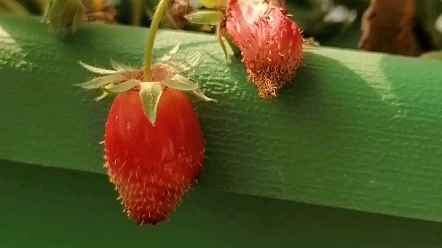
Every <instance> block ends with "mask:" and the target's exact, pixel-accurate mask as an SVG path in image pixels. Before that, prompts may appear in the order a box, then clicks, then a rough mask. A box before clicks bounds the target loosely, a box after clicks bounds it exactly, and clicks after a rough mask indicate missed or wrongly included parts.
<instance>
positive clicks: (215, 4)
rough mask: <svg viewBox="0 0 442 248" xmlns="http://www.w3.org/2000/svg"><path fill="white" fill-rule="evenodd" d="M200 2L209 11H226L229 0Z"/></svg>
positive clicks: (199, 0) (205, 0)
mask: <svg viewBox="0 0 442 248" xmlns="http://www.w3.org/2000/svg"><path fill="white" fill-rule="evenodd" d="M198 2H199V3H200V4H201V5H202V6H204V7H206V8H208V9H225V8H226V7H227V0H198Z"/></svg>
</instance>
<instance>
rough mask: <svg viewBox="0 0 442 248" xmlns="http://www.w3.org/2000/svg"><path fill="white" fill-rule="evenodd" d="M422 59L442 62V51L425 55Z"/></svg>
mask: <svg viewBox="0 0 442 248" xmlns="http://www.w3.org/2000/svg"><path fill="white" fill-rule="evenodd" d="M420 57H421V58H423V59H431V60H438V61H440V62H442V50H440V51H432V52H428V53H424V54H422V55H421V56H420Z"/></svg>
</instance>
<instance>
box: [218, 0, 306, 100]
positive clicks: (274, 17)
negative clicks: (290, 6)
mask: <svg viewBox="0 0 442 248" xmlns="http://www.w3.org/2000/svg"><path fill="white" fill-rule="evenodd" d="M281 2H282V3H283V1H281V0H278V1H276V0H273V1H270V2H266V1H256V0H230V1H229V4H228V6H227V11H226V20H225V31H226V32H227V33H228V34H229V36H230V37H231V38H232V40H233V42H234V43H235V45H236V46H238V48H239V50H241V54H242V57H243V62H244V64H245V66H246V68H247V72H248V76H249V78H250V79H251V80H252V81H253V82H254V83H255V85H256V86H257V87H258V92H259V95H260V96H261V97H262V98H273V97H276V96H277V94H278V92H279V90H280V89H281V88H282V86H283V85H284V84H285V83H287V82H289V81H290V80H291V79H292V78H293V76H294V75H295V72H296V69H297V68H298V67H299V66H300V64H301V61H302V59H303V54H302V44H303V38H302V35H301V34H302V32H301V30H300V29H299V28H298V26H297V25H296V24H295V23H294V22H293V21H292V20H291V19H290V18H289V17H288V16H287V11H286V10H285V9H284V8H283V7H284V6H281Z"/></svg>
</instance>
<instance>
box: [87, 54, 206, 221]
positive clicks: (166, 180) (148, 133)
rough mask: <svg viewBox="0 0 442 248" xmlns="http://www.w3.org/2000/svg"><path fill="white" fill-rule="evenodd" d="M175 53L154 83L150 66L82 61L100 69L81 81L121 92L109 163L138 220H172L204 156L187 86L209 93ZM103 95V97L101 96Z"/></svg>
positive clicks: (110, 132) (108, 143)
mask: <svg viewBox="0 0 442 248" xmlns="http://www.w3.org/2000/svg"><path fill="white" fill-rule="evenodd" d="M177 50H178V47H176V48H174V49H172V52H171V54H169V55H167V56H165V57H163V58H162V59H161V61H160V62H161V63H159V64H157V65H155V66H153V67H152V80H153V81H152V82H144V81H143V79H144V70H143V68H142V69H134V68H129V67H127V66H124V65H120V64H117V63H115V62H114V63H113V66H114V69H115V70H107V69H101V68H97V67H92V66H90V65H86V64H82V65H83V66H84V67H85V68H86V69H88V70H90V71H92V72H95V73H99V74H101V75H102V76H100V77H96V78H94V79H92V80H91V81H89V82H86V83H83V84H81V85H79V86H81V87H83V88H86V89H95V88H102V89H104V91H105V92H106V93H105V94H104V95H103V96H102V97H104V96H106V95H107V94H108V93H109V92H110V93H118V94H119V95H118V96H117V97H116V99H115V101H114V103H113V104H112V107H111V109H110V113H109V116H108V120H107V124H106V134H105V141H104V146H105V161H106V163H105V167H106V168H107V170H108V175H109V177H110V181H111V182H112V183H113V184H114V185H115V187H116V189H117V191H118V192H119V194H120V198H121V200H122V203H123V205H124V207H125V210H126V212H127V214H128V216H129V217H130V218H133V219H135V220H136V221H137V223H138V224H140V225H141V224H156V223H157V222H160V221H163V220H165V219H167V217H168V216H169V215H170V214H171V212H172V211H173V210H174V209H175V208H176V207H177V205H178V204H179V203H180V201H181V198H182V197H183V196H184V195H185V193H186V192H187V191H188V190H189V189H190V188H191V186H192V185H193V183H194V182H195V180H196V179H197V178H198V176H199V174H200V171H201V168H202V164H203V161H204V140H203V134H202V132H201V128H200V124H199V121H198V117H197V115H196V113H195V111H194V109H193V106H192V103H191V102H190V100H189V98H188V97H187V95H186V94H185V93H184V92H183V91H190V92H193V93H194V94H195V95H196V96H198V97H200V98H202V99H204V100H206V101H214V99H210V98H208V97H206V96H205V95H204V94H202V93H201V91H200V90H199V88H198V84H197V83H196V82H194V81H191V80H189V79H188V78H187V77H184V76H182V75H181V74H180V73H185V72H187V70H189V69H190V67H191V66H192V65H194V64H196V62H197V61H198V59H199V55H198V57H193V58H192V57H191V58H188V61H189V62H190V65H187V66H186V65H184V66H183V65H182V64H178V63H175V62H172V61H169V60H170V59H171V58H172V56H173V54H174V53H175V52H176V51H177ZM102 97H100V98H99V99H101V98H102Z"/></svg>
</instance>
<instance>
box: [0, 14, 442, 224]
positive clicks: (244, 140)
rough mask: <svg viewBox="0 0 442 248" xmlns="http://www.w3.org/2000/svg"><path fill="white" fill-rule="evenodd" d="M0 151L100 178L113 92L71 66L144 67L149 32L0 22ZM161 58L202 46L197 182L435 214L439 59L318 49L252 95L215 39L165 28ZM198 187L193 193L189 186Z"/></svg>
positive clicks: (440, 138) (1, 155)
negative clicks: (272, 86) (87, 86)
mask: <svg viewBox="0 0 442 248" xmlns="http://www.w3.org/2000/svg"><path fill="white" fill-rule="evenodd" d="M0 27H1V29H2V37H3V38H2V39H0V50H1V51H2V52H1V53H0V72H1V75H2V83H1V84H0V92H1V96H2V97H1V98H0V113H3V118H2V120H0V137H1V138H2V145H1V146H0V159H3V160H11V161H17V162H21V163H30V164H39V165H42V166H50V167H58V168H62V169H70V170H80V171H85V172H93V173H102V174H103V173H105V171H104V169H103V168H102V156H103V154H102V147H101V145H99V142H100V141H101V140H102V139H103V133H104V128H105V121H106V117H107V112H108V109H109V105H110V104H111V99H109V100H103V101H102V102H99V103H97V102H95V101H94V100H93V98H94V97H95V96H96V94H98V93H99V92H96V93H95V94H94V93H93V92H84V91H82V90H81V89H79V88H77V87H74V86H72V85H74V84H76V83H80V82H83V81H84V80H87V79H89V78H90V77H91V76H92V75H91V74H90V73H88V72H87V71H86V70H84V69H83V68H81V67H80V66H79V65H78V63H77V61H78V60H81V61H83V62H85V63H90V64H94V65H98V66H106V67H107V66H109V65H110V59H111V58H112V59H114V60H117V61H120V62H123V63H129V64H132V65H136V64H139V65H141V64H142V61H143V53H144V42H145V37H146V33H147V30H146V29H142V28H131V27H118V26H105V25H93V24H85V25H84V26H83V27H82V28H81V29H80V31H79V32H78V33H76V34H75V35H70V36H65V37H63V38H62V37H59V36H57V35H55V34H53V33H50V32H49V31H48V28H47V26H45V25H44V24H42V23H40V20H39V19H37V18H13V17H6V16H2V17H0ZM158 35H159V36H158V40H157V42H156V48H157V49H158V50H157V52H155V54H156V56H160V55H162V54H164V53H165V52H167V51H168V50H169V49H171V48H172V47H173V46H175V45H176V44H177V43H178V42H181V44H182V45H181V50H180V52H179V53H178V54H177V58H180V57H181V58H184V59H185V58H186V56H187V55H189V54H191V53H193V52H196V51H202V52H204V56H203V60H202V61H201V63H200V65H199V66H198V67H197V68H196V71H195V73H194V77H195V78H196V79H197V80H198V81H199V82H200V83H201V85H202V88H203V89H205V91H206V94H207V95H208V96H209V97H213V98H216V99H218V101H219V102H218V103H217V104H206V103H198V104H196V106H197V112H198V114H199V116H200V119H201V124H202V127H203V131H204V134H205V138H206V141H207V157H208V160H207V162H206V163H205V170H204V171H203V174H202V177H201V180H200V186H203V187H208V188H212V189H219V190H225V191H230V192H236V193H241V194H249V195H260V196H266V197H274V198H279V199H283V200H290V201H299V202H308V203H314V204H319V205H327V206H335V207H340V208H347V209H357V210H361V211H367V212H376V213H384V214H391V215H398V216H404V217H411V218H419V219H423V220H434V221H442V215H440V213H441V212H442V194H441V193H440V192H442V183H441V178H442V166H441V165H442V153H441V152H440V149H441V147H442V101H441V97H442V63H440V62H437V61H426V60H419V59H415V58H404V57H396V56H387V55H382V54H374V53H361V52H357V51H348V50H338V49H331V48H326V47H324V48H319V49H314V50H311V51H308V52H306V53H305V66H304V67H303V68H302V69H300V71H299V75H298V76H297V77H296V79H295V80H294V82H293V84H292V85H290V86H287V87H285V88H284V90H283V92H282V94H281V96H280V97H279V98H278V99H276V100H273V101H263V100H261V99H260V98H259V97H258V95H257V93H256V89H255V87H254V86H253V85H252V84H251V83H248V82H247V81H246V73H245V69H244V66H243V65H242V64H241V62H240V61H236V62H233V64H232V65H231V66H230V67H229V66H227V65H225V64H224V60H223V57H222V53H221V50H220V49H219V47H218V46H217V41H216V37H214V36H209V35H202V34H195V33H186V32H182V31H178V32H177V31H165V30H163V31H161V32H159V34H158ZM196 190H198V188H197V189H196Z"/></svg>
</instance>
